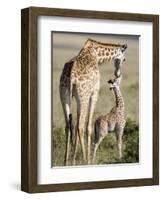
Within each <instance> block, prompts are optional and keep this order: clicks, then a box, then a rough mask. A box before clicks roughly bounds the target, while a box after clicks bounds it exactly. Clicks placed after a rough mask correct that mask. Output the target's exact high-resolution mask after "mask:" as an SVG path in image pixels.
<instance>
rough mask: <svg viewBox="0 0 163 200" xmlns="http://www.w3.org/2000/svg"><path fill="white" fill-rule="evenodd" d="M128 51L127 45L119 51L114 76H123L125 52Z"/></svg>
mask: <svg viewBox="0 0 163 200" xmlns="http://www.w3.org/2000/svg"><path fill="white" fill-rule="evenodd" d="M126 49H127V44H123V45H122V46H121V47H120V48H119V49H118V50H117V54H116V56H115V57H114V67H115V72H114V75H115V76H116V77H119V76H121V74H122V66H123V62H124V61H125V60H126V59H125V51H126Z"/></svg>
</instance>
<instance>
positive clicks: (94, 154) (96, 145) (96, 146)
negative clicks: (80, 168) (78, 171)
mask: <svg viewBox="0 0 163 200" xmlns="http://www.w3.org/2000/svg"><path fill="white" fill-rule="evenodd" d="M103 139H104V137H103V136H101V137H100V138H99V140H98V142H97V143H95V144H94V150H93V159H92V163H93V164H95V159H96V152H97V149H98V147H99V145H100V143H101V142H102V140H103Z"/></svg>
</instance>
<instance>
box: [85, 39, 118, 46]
mask: <svg viewBox="0 0 163 200" xmlns="http://www.w3.org/2000/svg"><path fill="white" fill-rule="evenodd" d="M89 41H90V42H93V43H95V44H98V45H103V46H110V47H122V45H121V44H115V43H104V42H99V41H97V40H93V39H91V38H88V40H87V41H86V43H87V42H89Z"/></svg>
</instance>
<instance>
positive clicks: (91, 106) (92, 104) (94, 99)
mask: <svg viewBox="0 0 163 200" xmlns="http://www.w3.org/2000/svg"><path fill="white" fill-rule="evenodd" d="M97 96H98V90H95V91H94V93H93V95H92V96H91V98H90V102H89V111H88V124H87V137H88V138H87V143H88V144H87V163H88V164H90V150H91V135H92V118H93V114H94V109H95V105H96V102H97Z"/></svg>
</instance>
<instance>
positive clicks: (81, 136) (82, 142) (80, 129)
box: [78, 127, 86, 162]
mask: <svg viewBox="0 0 163 200" xmlns="http://www.w3.org/2000/svg"><path fill="white" fill-rule="evenodd" d="M78 131H79V139H80V144H81V148H82V154H83V160H84V162H86V153H85V145H84V128H82V127H80V128H79V130H78Z"/></svg>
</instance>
